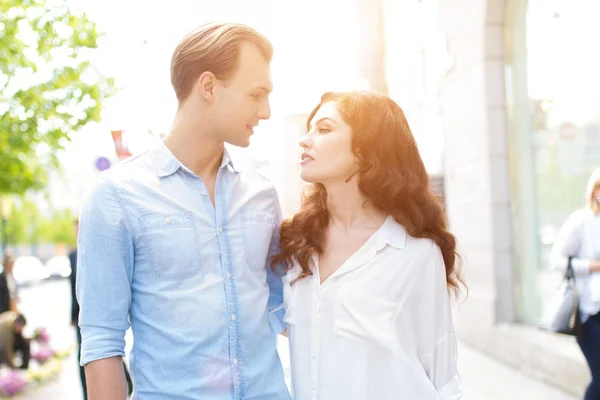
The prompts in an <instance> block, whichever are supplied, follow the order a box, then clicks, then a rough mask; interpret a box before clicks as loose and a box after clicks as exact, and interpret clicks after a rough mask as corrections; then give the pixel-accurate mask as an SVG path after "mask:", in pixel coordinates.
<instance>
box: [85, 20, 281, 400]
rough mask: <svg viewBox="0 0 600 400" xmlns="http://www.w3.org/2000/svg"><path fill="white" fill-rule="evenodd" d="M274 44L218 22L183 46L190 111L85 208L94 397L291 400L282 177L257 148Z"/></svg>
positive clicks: (182, 110) (174, 72)
mask: <svg viewBox="0 0 600 400" xmlns="http://www.w3.org/2000/svg"><path fill="white" fill-rule="evenodd" d="M272 53H273V49H272V47H271V44H270V43H269V41H268V40H267V39H266V38H265V37H264V36H263V35H261V34H260V33H258V32H256V31H255V30H253V29H251V28H249V27H247V26H244V25H239V24H210V25H206V26H203V27H201V28H200V29H198V30H196V31H194V32H192V33H190V34H189V35H188V36H187V37H185V38H184V39H183V40H182V41H181V43H180V44H179V45H178V46H177V48H176V49H175V52H174V54H173V57H172V61H171V81H172V84H173V88H174V89H175V94H176V95H177V98H178V101H179V106H178V109H177V112H176V114H175V117H174V120H173V124H172V126H171V129H170V131H169V132H168V133H167V135H166V136H165V138H164V142H163V141H162V140H160V141H158V142H157V143H156V146H154V148H153V149H151V150H150V151H149V152H147V153H145V154H142V155H140V156H137V157H134V158H132V159H130V160H129V161H127V162H125V163H123V164H121V165H118V166H116V167H114V168H112V169H110V170H109V171H106V172H105V173H103V174H101V175H100V177H99V179H98V184H97V186H96V188H95V190H94V191H93V192H92V194H91V195H90V196H89V198H88V199H87V201H86V204H85V206H84V208H83V210H82V212H81V216H80V231H79V250H78V251H79V254H78V276H77V298H78V300H79V304H80V307H81V310H80V319H79V325H80V327H81V333H82V337H83V343H82V351H81V364H82V365H85V368H86V371H85V373H86V378H87V386H88V395H89V398H90V400H99V399H110V400H114V399H125V397H126V384H125V376H124V373H123V366H122V364H121V358H122V356H123V355H124V346H125V341H124V335H125V331H126V330H127V329H128V328H129V327H130V326H131V327H132V330H133V336H134V345H133V350H132V352H131V360H130V365H131V374H132V377H133V380H134V383H135V385H134V387H135V389H134V393H133V398H134V399H144V400H159V399H160V400H163V399H176V400H188V399H189V400H192V399H194V400H196V399H203V400H213V399H214V400H217V399H219V400H221V399H265V400H266V399H289V394H288V391H287V388H286V386H285V383H284V379H283V372H282V368H281V363H280V360H279V358H278V355H277V352H276V349H275V336H276V334H277V333H279V332H281V331H282V330H283V325H282V321H281V319H282V315H281V314H282V312H283V311H282V307H281V303H282V286H281V280H280V279H278V278H277V277H276V276H275V275H274V274H273V273H272V272H271V270H270V268H268V264H269V261H268V259H269V257H270V255H271V254H274V253H275V252H277V244H278V235H279V233H278V226H279V222H280V219H281V217H280V214H281V213H280V209H279V202H278V199H277V195H276V192H275V189H274V187H273V185H272V184H271V183H270V182H269V181H268V180H266V179H265V178H263V177H262V176H261V175H259V174H258V173H256V172H255V171H254V170H252V169H250V168H247V167H244V166H243V165H242V164H240V162H239V161H238V160H236V159H234V158H232V157H231V155H230V154H229V153H228V152H227V150H225V148H224V143H229V144H232V145H235V146H241V147H246V146H248V145H249V139H250V136H251V135H252V133H253V130H254V127H255V126H256V125H257V124H258V123H259V121H261V120H265V119H268V118H269V117H270V108H269V93H270V92H271V79H270V71H269V64H270V61H271V57H272Z"/></svg>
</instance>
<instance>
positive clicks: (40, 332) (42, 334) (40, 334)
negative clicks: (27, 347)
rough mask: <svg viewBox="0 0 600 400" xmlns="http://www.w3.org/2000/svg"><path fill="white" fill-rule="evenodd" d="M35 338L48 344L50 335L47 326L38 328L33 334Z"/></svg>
mask: <svg viewBox="0 0 600 400" xmlns="http://www.w3.org/2000/svg"><path fill="white" fill-rule="evenodd" d="M33 339H34V340H36V341H38V342H39V343H42V344H46V343H48V342H50V335H48V332H47V331H46V328H38V329H36V330H35V333H34V334H33Z"/></svg>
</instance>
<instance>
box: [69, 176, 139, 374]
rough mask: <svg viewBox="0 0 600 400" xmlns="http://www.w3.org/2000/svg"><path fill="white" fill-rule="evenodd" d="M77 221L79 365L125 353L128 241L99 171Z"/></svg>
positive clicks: (130, 253) (110, 191) (122, 217)
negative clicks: (96, 181)
mask: <svg viewBox="0 0 600 400" xmlns="http://www.w3.org/2000/svg"><path fill="white" fill-rule="evenodd" d="M79 224H80V228H79V237H78V258H77V266H78V270H77V283H76V292H77V300H78V302H79V306H80V313H79V326H80V328H81V336H82V345H81V359H80V364H81V365H82V366H83V365H86V364H88V363H90V362H92V361H96V360H100V359H104V358H108V357H113V356H123V355H124V353H125V352H124V349H125V332H126V330H127V329H128V328H129V309H130V306H131V280H132V271H133V241H132V235H131V231H130V228H129V226H128V223H127V215H126V212H125V210H124V208H123V206H122V204H121V203H120V201H119V198H118V196H117V193H116V191H115V189H114V188H113V187H112V186H111V185H110V184H109V183H108V182H107V181H106V180H105V179H103V178H101V177H99V178H98V183H97V186H96V187H95V189H94V190H93V191H92V193H91V194H90V195H89V196H88V198H87V199H86V201H85V204H84V206H83V208H82V210H81V213H80V218H79Z"/></svg>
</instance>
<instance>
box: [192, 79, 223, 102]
mask: <svg viewBox="0 0 600 400" xmlns="http://www.w3.org/2000/svg"><path fill="white" fill-rule="evenodd" d="M218 81H219V80H218V79H217V77H216V76H215V75H214V74H213V73H212V72H210V71H205V72H203V73H202V74H201V75H200V76H199V77H198V81H197V82H196V84H197V85H198V89H199V92H200V95H201V96H202V97H203V98H204V99H205V100H206V101H208V102H209V103H210V102H212V101H213V98H214V95H215V87H216V86H217V84H218Z"/></svg>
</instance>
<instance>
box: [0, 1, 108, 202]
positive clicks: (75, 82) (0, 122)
mask: <svg viewBox="0 0 600 400" xmlns="http://www.w3.org/2000/svg"><path fill="white" fill-rule="evenodd" d="M56 3H57V2H56V1H53V2H52V4H53V5H52V6H50V5H48V4H46V0H2V1H0V154H1V155H2V156H1V157H0V194H2V193H16V194H23V193H25V192H26V191H27V190H29V189H34V190H37V189H41V188H43V187H44V185H45V183H46V173H45V171H47V170H48V169H49V168H52V167H57V166H58V159H57V156H56V150H59V149H61V148H62V147H63V145H64V143H65V140H68V135H69V134H71V133H73V132H77V131H78V130H79V129H80V128H82V127H83V126H84V125H86V124H87V123H88V122H90V121H98V120H99V119H100V111H101V104H102V101H103V100H104V99H105V98H106V97H108V96H110V95H112V94H113V93H114V85H113V81H112V79H109V78H105V77H103V76H102V75H101V74H100V73H99V72H98V71H97V70H96V69H95V68H94V67H93V66H92V65H91V63H90V59H91V58H90V56H91V54H93V52H94V49H96V47H97V39H98V33H97V31H96V25H95V23H94V22H92V21H90V20H89V19H88V18H87V16H86V15H85V14H84V15H75V14H73V13H71V12H70V10H69V8H68V6H67V3H66V1H64V0H63V2H62V4H60V5H58V6H57V5H55V4H56Z"/></svg>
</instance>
